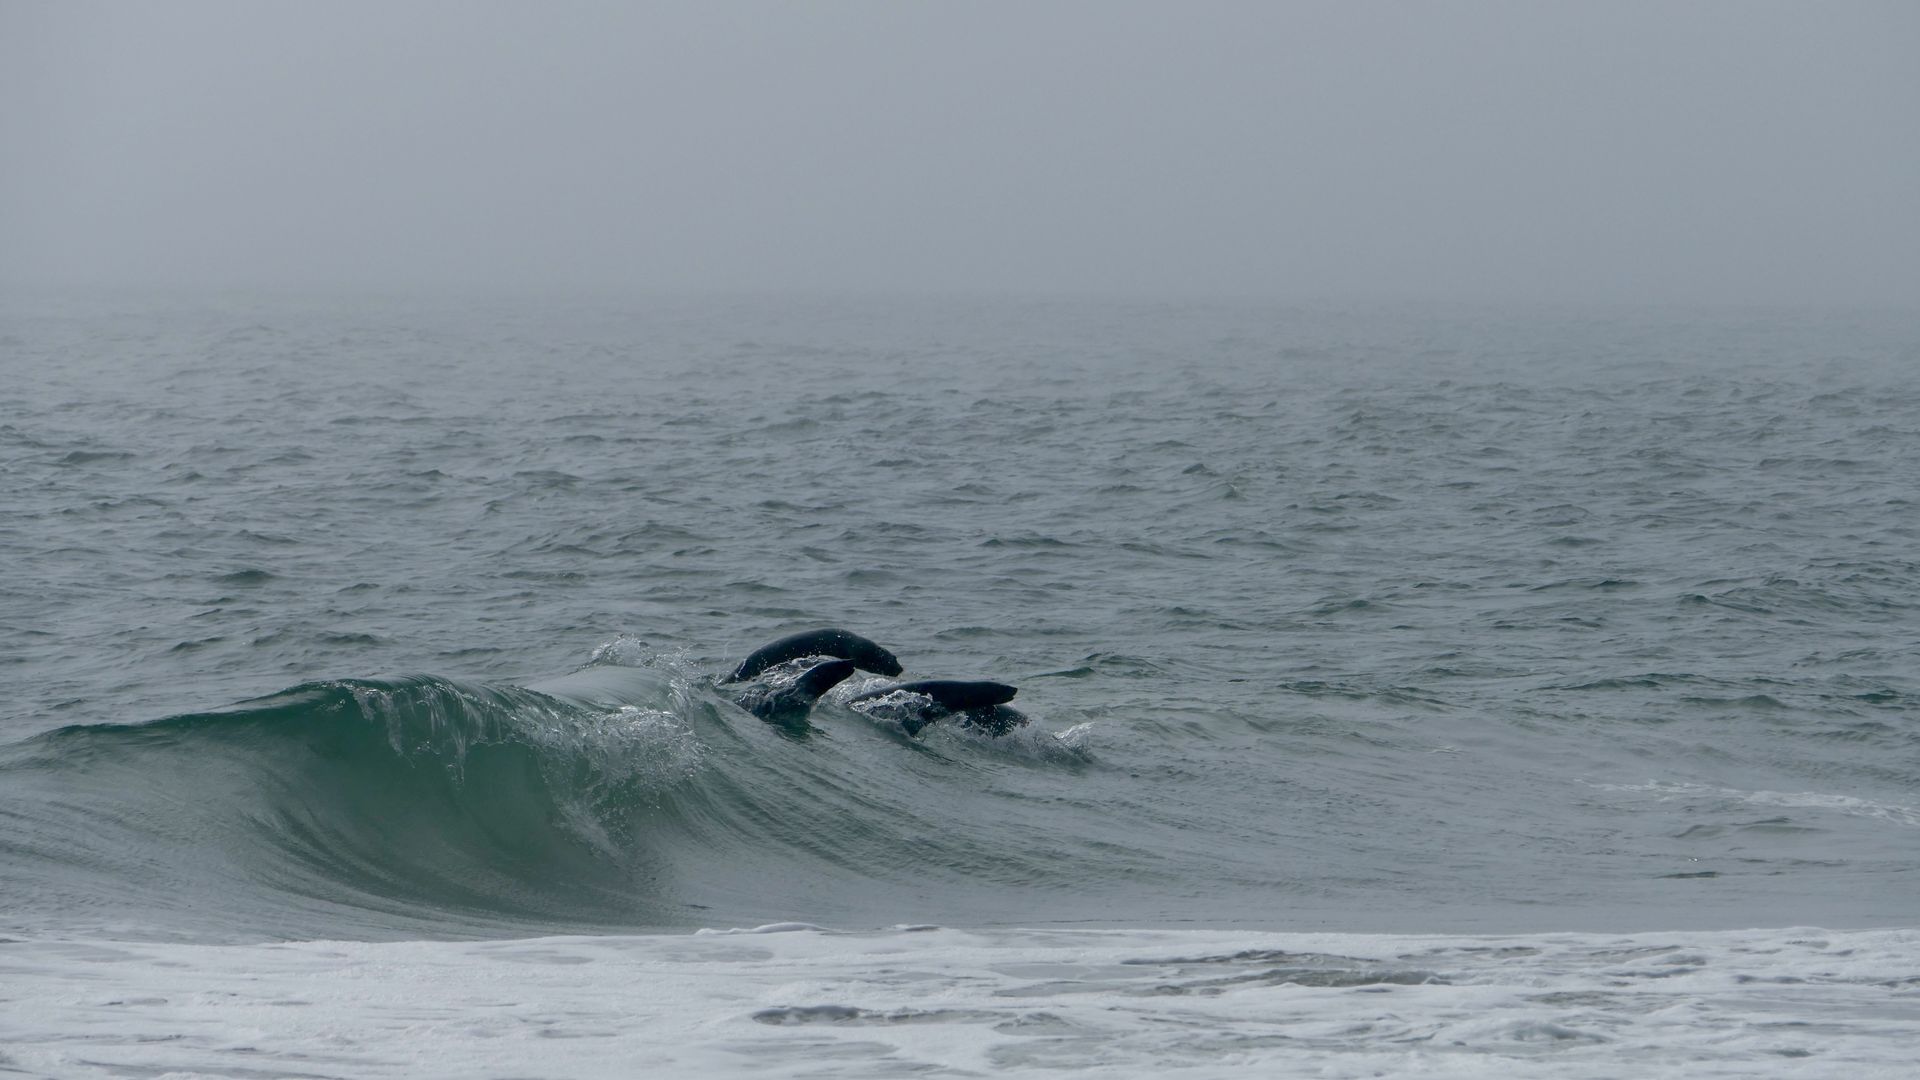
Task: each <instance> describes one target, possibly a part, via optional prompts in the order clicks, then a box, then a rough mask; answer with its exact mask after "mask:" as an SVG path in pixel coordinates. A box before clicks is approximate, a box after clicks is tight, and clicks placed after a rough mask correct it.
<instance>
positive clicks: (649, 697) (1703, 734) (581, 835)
mask: <svg viewBox="0 0 1920 1080" xmlns="http://www.w3.org/2000/svg"><path fill="white" fill-rule="evenodd" d="M0 368H3V369H4V371H5V373H6V375H7V378H6V380H5V382H4V385H0V477H3V478H4V480H3V483H0V500H3V501H0V700H4V702H5V709H4V711H0V938H4V940H0V1071H8V1070H10V1071H11V1072H13V1073H18V1074H21V1075H29V1076H56V1077H108V1076H113V1077H121V1076H129V1077H131V1076H138V1077H155V1076H167V1075H182V1076H236V1077H239V1076H246V1077H259V1076H325V1077H335V1076H337V1077H360V1076H448V1077H452V1076H499V1077H528V1076H540V1077H596V1076H616V1075H631V1074H633V1073H634V1072H637V1071H646V1072H648V1073H649V1074H659V1075H675V1076H728V1075H747V1074H753V1075H810V1074H812V1075H836V1076H838V1075H854V1076H863V1075H864V1076H897V1075H903V1074H907V1073H925V1074H942V1075H945V1074H967V1075H978V1074H982V1073H994V1074H999V1073H1007V1074H1014V1075H1023V1074H1041V1073H1056V1072H1058V1071H1060V1070H1063V1069H1065V1070H1073V1071H1081V1072H1089V1073H1092V1074H1096V1075H1113V1076H1130V1075H1142V1074H1147V1073H1160V1072H1167V1071H1180V1072H1182V1073H1183V1074H1185V1075H1195V1076H1210V1075H1241V1074H1251V1075H1282V1074H1283V1075H1315V1076H1336V1077H1344V1076H1376V1075H1401V1074H1409V1075H1431V1076H1488V1075H1525V1076H1530V1077H1536V1076H1537V1077H1568V1078H1574V1077H1602V1076H1621V1075H1635V1076H1646V1075H1675V1076H1690V1077H1692V1076H1728V1077H1732V1076H1743V1077H1744V1076H1757V1075H1779V1076H1795V1077H1799V1076H1835V1077H1838V1076H1847V1077H1854V1078H1857V1077H1874V1076H1887V1077H1893V1076H1907V1075H1911V1065H1910V1062H1909V1060H1908V1059H1909V1058H1910V1055H1911V1050H1910V1048H1911V1046H1912V1045H1914V1044H1915V1041H1916V1039H1920V902H1916V899H1915V897H1916V895H1920V892H1917V891H1916V889H1915V882H1916V870H1917V869H1920V795H1916V791H1920V729H1917V728H1916V726H1915V723H1916V720H1915V703H1916V701H1920V684H1917V682H1916V678H1915V670H1914V658H1915V656H1916V655H1920V560H1916V559H1915V557H1914V556H1913V551H1914V549H1915V543H1916V539H1917V538H1920V537H1917V535H1916V534H1917V532H1920V509H1917V508H1916V495H1915V489H1914V476H1915V473H1914V471H1913V462H1914V461H1915V460H1920V421H1916V417H1920V317H1917V316H1916V315H1915V314H1914V313H1912V312H1902V311H1811V310H1810V311H1777V310H1776V311H1751V310H1731V309H1717V310H1691V309H1684V310H1683V309H1576V308H1565V309H1545V308H1535V309H1528V310H1504V309H1499V310H1496V309H1478V308H1431V307H1414V306H1398V307H1396V306H1380V305H1375V306H1370V307H1364V308H1342V307H1337V306H1329V305H1321V306H1314V307H1283V306H1276V305H1271V304H1260V303H1253V302H1225V301H1222V302H1197V301H1190V300H1178V301H1176V300H1161V301H1144V300H1128V301H1121V300H1109V301H1094V300H1079V301H1065V300H1057V301H1043V300H1033V299H1013V298H974V299H946V300H931V299H912V298H838V299H821V298H814V299H797V298H779V297H731V298H680V299H652V300H644V301H643V300H632V299H597V300H584V299H579V298H572V299H567V300H564V301H560V300H536V299H529V298H490V299H486V300H455V299H447V298H439V299H407V300H402V299H395V298H391V297H385V298H369V297H343V296H328V297H311V296H285V295H277V296H265V295H242V294H222V295H208V294H198V295H158V294H151V293H148V294H106V293H98V292H94V293H74V292H67V293H57V292H47V293H40V294H32V295H27V294H21V295H15V296H9V297H7V298H5V299H4V301H0ZM822 626H844V627H847V628H848V629H851V630H854V631H857V632H859V633H861V634H865V635H867V636H869V637H871V638H873V639H875V640H876V641H879V642H880V643H882V644H883V645H885V646H886V647H888V648H889V649H892V650H893V651H894V652H895V653H897V654H898V655H899V657H900V659H901V661H902V662H903V664H904V665H905V667H906V675H905V677H907V678H957V679H991V680H996V681H1001V682H1006V683H1010V684H1013V685H1016V686H1018V687H1019V688H1020V691H1019V697H1018V699H1017V701H1016V702H1015V704H1016V705H1017V706H1018V707H1019V708H1020V710H1021V711H1022V712H1023V713H1025V714H1026V715H1027V716H1029V717H1031V718H1032V721H1033V722H1032V724H1031V725H1029V726H1028V727H1025V728H1020V729H1018V730H1016V731H1014V732H1013V733H1011V734H1008V735H1005V736H1002V737H993V736H991V735H989V734H986V733H983V732H980V731H977V730H968V729H965V728H963V727H960V726H958V725H951V724H936V725H934V726H933V727H931V728H928V729H927V730H925V731H923V732H921V733H919V734H918V735H917V736H914V735H909V734H908V733H907V732H906V731H905V730H903V729H902V728H901V727H900V726H899V724H898V723H896V722H893V721H890V720H889V719H887V718H886V717H885V716H884V715H875V714H872V713H870V712H868V711H863V710H862V709H860V708H856V707H854V702H853V700H852V699H853V698H854V697H855V696H856V695H858V694H859V693H860V692H861V691H862V690H863V689H867V688H871V687H873V686H876V685H879V683H880V682H881V680H877V679H873V678H869V677H867V676H864V675H863V676H860V677H857V678H855V679H850V680H848V682H846V683H845V684H843V685H842V686H840V687H837V688H835V689H834V690H833V691H832V692H830V693H829V694H828V695H827V696H826V697H825V698H823V699H822V700H821V702H820V703H819V704H818V706H817V707H816V708H815V710H814V715H813V723H814V725H815V728H816V730H815V731H814V732H813V733H812V734H810V735H807V736H804V737H800V736H796V735H794V734H793V733H792V732H788V731H783V730H781V729H779V728H776V727H773V726H771V725H768V724H764V723H762V722H760V721H758V720H756V719H755V718H754V717H752V716H750V715H748V714H747V713H746V712H744V711H742V710H741V709H740V708H738V707H737V706H736V705H735V704H734V702H733V695H732V693H731V692H730V691H729V690H728V688H726V687H725V686H723V685H721V683H720V679H721V677H722V676H723V675H724V673H725V672H726V671H727V670H728V669H729V668H730V667H731V666H732V665H733V664H734V663H735V662H737V661H738V660H739V658H740V657H741V656H743V655H744V654H745V653H746V652H747V651H748V650H750V649H752V648H753V647H755V646H756V645H759V644H761V643H762V642H765V641H767V640H770V639H772V638H774V637H778V636H780V635H782V634H785V633H790V632H793V631H797V630H804V629H809V628H813V627H822Z"/></svg>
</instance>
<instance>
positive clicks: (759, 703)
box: [724, 628, 1028, 735]
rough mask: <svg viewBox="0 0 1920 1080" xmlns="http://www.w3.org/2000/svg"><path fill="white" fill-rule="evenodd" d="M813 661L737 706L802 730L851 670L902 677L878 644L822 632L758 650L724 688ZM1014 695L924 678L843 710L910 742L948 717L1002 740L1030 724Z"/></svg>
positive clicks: (873, 693) (1002, 686) (990, 685)
mask: <svg viewBox="0 0 1920 1080" xmlns="http://www.w3.org/2000/svg"><path fill="white" fill-rule="evenodd" d="M811 657H819V658H821V659H822V662H821V663H818V664H814V665H812V666H810V667H808V668H806V669H805V670H804V671H803V672H801V674H800V675H799V676H798V677H796V678H795V679H794V680H793V681H792V682H791V683H787V684H785V685H779V686H771V685H759V686H755V687H751V688H749V689H748V690H747V691H745V692H744V693H743V694H742V695H741V696H739V697H738V698H736V699H735V700H736V701H737V702H738V703H739V705H740V706H741V707H742V708H744V709H746V710H747V711H748V712H750V713H752V714H754V715H755V716H758V717H759V718H760V719H762V720H765V721H767V722H768V723H771V724H777V725H779V726H780V727H783V728H787V729H789V730H793V731H805V730H806V729H807V716H808V714H809V713H810V712H811V710H812V708H813V703H814V702H815V701H817V700H819V698H820V696H821V695H822V694H825V693H826V692H827V691H828V690H831V689H832V688H833V687H835V686H837V685H839V684H840V683H841V682H842V681H843V680H845V679H846V678H847V677H848V676H849V675H851V674H853V672H854V670H855V669H856V668H857V669H859V670H861V671H870V672H872V673H874V674H876V675H886V676H894V675H898V674H900V672H901V670H902V668H901V666H900V661H899V659H898V658H897V657H895V656H894V655H893V654H892V653H891V652H888V651H887V650H886V649H884V648H882V647H881V646H879V645H878V644H875V643H874V642H872V641H870V640H868V639H867V638H864V637H861V636H860V635H859V634H855V633H852V632H850V631H847V630H839V629H834V628H827V629H821V630H809V631H806V632H804V633H799V634H790V635H788V636H787V637H783V638H780V639H779V640H777V641H770V642H768V643H767V644H765V645H762V646H760V647H759V648H758V649H755V650H753V651H752V652H751V653H748V654H747V657H746V659H744V660H742V661H740V663H739V665H738V666H736V667H735V668H734V669H733V671H732V672H731V673H729V674H728V676H727V677H726V679H725V680H724V681H726V682H730V683H737V682H745V681H748V680H751V679H754V678H756V677H757V676H759V675H761V674H762V673H764V672H765V671H767V670H768V669H770V668H773V667H777V666H778V665H781V664H786V663H791V662H792V661H795V660H801V659H806V658H811ZM1017 693H1019V690H1018V688H1016V687H1012V686H1009V685H1007V684H1006V683H1000V682H990V681H986V680H972V681H962V680H954V679H923V680H919V681H916V682H903V683H892V684H889V685H887V686H880V687H875V688H873V689H869V690H863V691H861V692H860V693H858V694H855V695H853V696H852V697H850V698H848V699H847V704H848V705H849V706H850V707H852V708H855V709H858V710H860V711H861V712H865V713H867V714H868V715H872V716H880V717H883V718H887V719H893V720H897V721H899V723H900V726H901V727H902V728H904V729H906V732H907V734H909V735H918V734H919V733H920V732H921V730H922V729H924V728H925V727H926V726H927V725H929V724H932V723H934V722H935V721H938V720H943V719H948V718H954V719H956V720H957V721H958V722H959V723H960V724H961V725H962V726H964V727H970V728H974V729H976V730H980V731H984V732H986V733H988V734H991V735H1004V734H1006V733H1007V732H1009V731H1012V730H1013V729H1014V728H1016V727H1020V726H1022V725H1024V724H1026V723H1027V722H1028V720H1027V717H1026V715H1025V714H1023V713H1021V712H1019V711H1018V710H1016V709H1011V708H1008V707H1007V702H1009V701H1012V700H1013V696H1014V695H1015V694H1017Z"/></svg>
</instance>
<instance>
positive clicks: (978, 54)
mask: <svg viewBox="0 0 1920 1080" xmlns="http://www.w3.org/2000/svg"><path fill="white" fill-rule="evenodd" d="M0 279H4V280H12V281H15V282H21V281H27V282H33V281H111V282H128V283H145V282H170V283H184V284H201V283H210V284H249V283H251V284H265V285H271V286H305V285H350V286H370V287H374V288H388V287H401V288H415V287H426V288H443V287H453V288H460V287H467V286H478V287H487V288H508V289H520V288H529V289H540V290H566V289H574V288H591V289H596V290H602V289H612V290H645V291H661V290H664V291H672V292H684V291H707V290H714V289H745V290H786V289H804V290H818V289H829V290H843V289H844V290H908V291H948V290H961V291H991V292H1048V293H1059V292H1066V293H1076V292H1124V293H1174V294H1195V293H1224V294H1252V295H1268V296H1276V297H1285V298H1299V297H1368V296H1389V297H1395V296H1405V297H1433V298H1442V299H1446V298H1461V299H1535V298H1537V299H1551V300H1576V301H1577V300H1585V299H1591V300H1599V301H1608V302H1611V301H1665V300H1674V301H1711V302H1721V301H1731V302H1758V303H1775V302H1813V303H1828V302H1841V303H1896V304H1903V305H1905V304H1914V303H1916V302H1920V3H1913V2H1910V0H1895V2H1887V3H1818V4H1816V3H1804V4H1775V3H1764V2H1746V0H1743V2H1737V3H1672V2H1661V3H1592V4H1566V3H1533V2H1526V3H1473V4H1439V3H1418V4H1388V3H1371V4H1368V3H1361V4H1352V3H1328V4H1318V3H1315V4H1292V3H1279V2H1270V3H1171V2H1170V3H1159V4H1145V3H1131V2H1116V0H1099V2H1085V3H1033V4H1027V3H1021V4H1014V3H1004V4H961V3H949V4H911V3H848V2H835V3H812V4H764V3H753V4H746V3H733V4H729V3H687V4H682V3H673V4H663V3H633V4H584V3H564V4H558V5H549V4H537V5H536V4H524V5H505V4H479V3H400V4H384V3H381V4H337V3H311V4H301V5H288V4H267V3H250V2H249V3H198V2H188V3H168V4H116V5H97V4H89V3H57V4H46V3H21V2H14V0H0Z"/></svg>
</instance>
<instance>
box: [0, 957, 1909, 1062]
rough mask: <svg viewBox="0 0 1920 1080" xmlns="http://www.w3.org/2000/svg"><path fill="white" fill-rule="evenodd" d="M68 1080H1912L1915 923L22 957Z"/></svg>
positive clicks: (20, 1021)
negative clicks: (198, 1079) (1050, 1079)
mask: <svg viewBox="0 0 1920 1080" xmlns="http://www.w3.org/2000/svg"><path fill="white" fill-rule="evenodd" d="M0 980H4V984H5V985H6V987H7V991H6V998H7V1002H6V1008H5V1009H4V1010H0V1045H4V1047H5V1050H4V1051H0V1069H12V1070H15V1071H19V1072H22V1073H26V1074H28V1075H44V1076H52V1077H75V1078H80V1077H123V1076H142V1077H155V1076H249V1077H266V1076H274V1077H279V1076H300V1077H343V1078H344V1077H367V1078H377V1077H481V1076H495V1077H601V1076H606V1077H627V1076H635V1075H647V1076H756V1075H777V1076H789V1075H821V1076H826V1075H832V1076H849V1077H893V1076H905V1075H982V1074H991V1075H996V1076H1007V1075H1012V1076H1020V1075H1033V1076H1042V1075H1047V1076H1051V1075H1059V1074H1060V1072H1061V1071H1062V1070H1071V1071H1073V1072H1075V1073H1078V1074H1086V1075H1103V1076H1138V1075H1148V1074H1152V1073H1163V1072H1171V1071H1177V1072H1179V1073H1180V1075H1184V1076H1212V1075H1286V1076H1317V1077H1371V1076H1381V1075H1420V1076H1437V1077H1461V1078H1467V1077H1486V1076H1528V1077H1539V1078H1566V1080H1575V1078H1579V1080H1586V1078H1593V1080H1598V1078H1601V1077H1618V1076H1624V1075H1632V1076H1687V1077H1755V1076H1781V1077H1788V1076H1791V1077H1845V1078H1847V1080H1868V1078H1874V1077H1886V1078H1893V1077H1906V1076H1911V1075H1912V1071H1911V1070H1912V1064H1911V1053H1912V1048H1913V1046H1914V1045H1915V1041H1916V1039H1920V933H1916V932H1914V931H1904V930H1874V931H1827V930H1816V929H1807V928H1796V929H1785V930H1745V931H1717V932H1692V933H1637V934H1629V935H1600V934H1545V935H1531V936H1502V937H1442V936H1398V935H1361V934H1241V933H1229V932H1217V931H1137V930H1136V931H1071V930H997V931H963V930H953V929H941V928H934V927H899V928H895V929H892V930H887V931H878V932H861V933H843V932H835V931H828V930H821V929H819V928H817V927H809V926H804V925H799V924H771V925H766V926H761V927H756V928H752V930H751V931H750V932H732V933H728V932H718V933H702V934H691V935H653V936H628V937H591V938H587V937H552V938H532V939H521V940H509V941H488V942H394V943H366V942H301V943H293V944H279V945H258V946H215V945H178V944H130V943H120V942H104V941H92V942H77V941H56V940H40V941H16V942H10V943H7V944H5V945H4V946H0Z"/></svg>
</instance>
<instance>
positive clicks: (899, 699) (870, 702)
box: [847, 679, 1028, 735]
mask: <svg viewBox="0 0 1920 1080" xmlns="http://www.w3.org/2000/svg"><path fill="white" fill-rule="evenodd" d="M1019 692H1020V691H1019V688H1018V687H1013V686H1008V685H1007V684H1006V683H1001V682H989V681H986V680H973V681H966V680H958V679H922V680H919V681H917V682H904V683H894V684H893V685H891V686H881V687H876V688H874V689H872V690H863V691H861V692H860V693H858V694H855V695H853V696H852V697H850V698H848V699H847V704H848V705H851V706H853V707H854V708H856V709H861V710H862V711H864V712H875V713H885V714H887V715H890V716H893V717H894V718H896V719H898V720H899V721H900V726H901V727H903V728H905V729H906V731H907V734H909V735H918V734H920V732H921V730H922V729H923V728H925V727H926V726H927V725H928V724H931V723H933V722H935V721H936V720H944V719H946V718H947V717H950V716H954V717H958V718H959V720H960V723H961V724H962V725H963V726H966V727H971V728H977V729H979V730H981V731H985V732H987V733H988V734H990V735H1005V734H1006V733H1007V732H1009V731H1012V730H1013V729H1014V728H1017V727H1021V726H1023V725H1025V724H1026V723H1027V722H1028V721H1027V716H1026V714H1025V713H1022V712H1020V711H1019V710H1018V709H1009V708H1007V707H1006V706H1007V702H1009V701H1012V700H1013V696H1014V695H1015V694H1017V693H1019ZM896 695H897V696H896ZM863 706H865V708H863Z"/></svg>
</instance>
